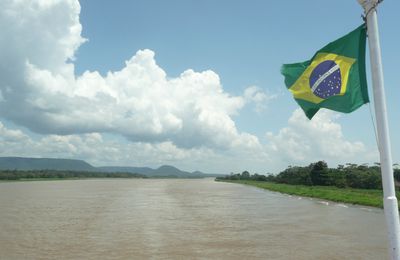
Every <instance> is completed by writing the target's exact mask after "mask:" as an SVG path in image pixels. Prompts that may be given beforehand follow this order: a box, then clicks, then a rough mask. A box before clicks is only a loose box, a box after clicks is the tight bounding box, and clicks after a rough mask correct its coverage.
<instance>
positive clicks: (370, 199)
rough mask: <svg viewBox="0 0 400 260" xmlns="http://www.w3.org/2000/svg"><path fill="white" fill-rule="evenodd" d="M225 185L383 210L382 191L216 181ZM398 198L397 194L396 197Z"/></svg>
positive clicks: (246, 181) (243, 181) (249, 181)
mask: <svg viewBox="0 0 400 260" xmlns="http://www.w3.org/2000/svg"><path fill="white" fill-rule="evenodd" d="M217 181H221V182H227V183H236V184H244V185H250V186H254V187H257V188H261V189H266V190H270V191H274V192H280V193H283V194H289V195H296V196H301V197H309V198H318V199H323V200H328V201H333V202H340V203H348V204H353V205H361V206H370V207H376V208H383V195H382V190H367V189H353V188H337V187H332V186H303V185H289V184H281V183H273V182H265V181H252V180H217ZM397 197H399V194H398V195H397Z"/></svg>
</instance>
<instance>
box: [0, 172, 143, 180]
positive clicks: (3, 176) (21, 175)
mask: <svg viewBox="0 0 400 260" xmlns="http://www.w3.org/2000/svg"><path fill="white" fill-rule="evenodd" d="M35 178H43V179H71V178H147V177H146V176H145V175H142V174H137V173H129V172H113V173H110V172H94V171H93V172H92V171H57V170H32V171H20V170H1V171H0V180H20V179H35Z"/></svg>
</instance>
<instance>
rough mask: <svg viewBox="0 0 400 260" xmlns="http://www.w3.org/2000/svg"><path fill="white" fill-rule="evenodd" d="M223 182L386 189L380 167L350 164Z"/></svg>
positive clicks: (320, 163) (234, 176) (399, 175)
mask: <svg viewBox="0 0 400 260" xmlns="http://www.w3.org/2000/svg"><path fill="white" fill-rule="evenodd" d="M393 174H394V178H395V180H396V182H400V169H399V168H398V167H397V168H395V169H394V173H393ZM217 179H220V180H258V181H269V182H276V183H285V184H292V185H307V186H336V187H338V188H346V187H349V188H359V189H382V178H381V173H380V165H373V166H368V165H367V164H362V165H357V164H352V163H348V164H346V165H339V166H338V167H337V168H329V167H328V165H327V163H326V162H324V161H318V162H315V163H311V164H310V165H308V166H303V167H300V166H294V167H292V166H289V167H288V168H286V169H285V170H283V171H282V172H280V173H279V174H277V175H272V174H268V175H260V174H253V175H250V174H249V173H248V172H247V171H246V172H243V173H242V174H240V173H237V174H233V173H232V174H231V175H229V176H225V177H219V178H217Z"/></svg>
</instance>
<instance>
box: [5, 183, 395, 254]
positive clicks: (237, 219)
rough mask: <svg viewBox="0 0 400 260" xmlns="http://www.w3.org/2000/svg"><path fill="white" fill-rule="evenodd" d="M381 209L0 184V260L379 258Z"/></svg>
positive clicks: (247, 195) (227, 191) (177, 186)
mask: <svg viewBox="0 0 400 260" xmlns="http://www.w3.org/2000/svg"><path fill="white" fill-rule="evenodd" d="M386 242H387V240H386V229H385V223H384V215H383V211H382V210H380V209H372V208H365V207H356V206H349V205H343V204H336V203H331V202H329V203H326V202H321V201H319V200H315V199H314V200H311V199H305V198H299V197H295V196H294V197H291V196H288V195H283V194H280V193H274V192H269V191H265V190H261V189H257V188H254V187H250V186H243V185H238V184H229V183H220V182H214V181H213V180H212V179H201V180H175V179H150V180H141V179H111V180H103V179H96V180H71V181H69V180H65V181H35V182H13V183H0V259H307V260H308V259H386V258H387V257H388V256H387V250H386Z"/></svg>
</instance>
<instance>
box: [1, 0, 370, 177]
mask: <svg viewBox="0 0 400 260" xmlns="http://www.w3.org/2000/svg"><path fill="white" fill-rule="evenodd" d="M79 14H80V5H79V2H78V1H76V0H62V1H61V0H59V1H58V0H54V1H50V0H36V1H23V0H18V1H12V0H4V1H1V2H0V26H1V28H2V37H1V38H0V49H1V50H2V51H1V52H0V118H3V119H6V120H8V121H11V122H13V123H14V124H15V125H18V126H23V127H26V128H27V129H29V130H24V131H22V130H19V129H10V128H8V127H7V126H5V125H4V124H2V123H1V122H0V148H1V150H2V151H3V152H1V153H0V155H19V156H51V157H68V158H70V157H72V158H83V159H87V160H89V161H91V162H95V163H97V164H107V163H113V162H114V164H120V165H122V164H128V165H129V164H132V162H133V164H134V165H145V164H151V163H153V164H154V163H158V162H159V163H160V164H161V163H166V162H171V163H175V164H178V165H183V166H186V167H187V168H194V167H204V166H205V165H209V164H211V166H210V168H213V169H216V170H217V169H226V165H227V164H229V165H230V166H231V167H232V168H234V169H244V168H249V165H251V167H254V168H258V169H262V168H268V167H267V166H266V164H268V163H274V164H275V167H284V166H283V165H284V164H286V165H287V163H288V162H289V164H290V162H292V161H297V162H304V161H308V160H310V158H313V159H314V158H318V159H320V158H325V157H326V158H333V159H340V158H342V157H341V156H342V155H343V154H348V155H350V156H355V155H360V154H363V153H365V152H366V148H365V147H364V145H363V144H362V143H359V142H350V141H346V140H345V139H344V137H343V133H342V130H341V128H340V125H339V124H337V123H335V122H334V120H335V116H334V114H331V113H326V114H322V113H321V112H320V114H321V116H320V117H317V118H316V119H315V120H313V121H312V122H311V123H310V122H308V121H306V120H305V117H304V116H303V115H302V113H301V111H299V110H296V111H295V112H294V113H293V115H292V117H291V118H290V119H289V122H288V127H286V128H283V129H281V130H280V131H279V132H278V133H277V134H273V133H268V134H267V138H266V142H265V143H262V142H261V141H260V139H259V138H258V137H257V136H255V135H253V134H250V133H246V132H241V131H239V130H238V128H237V127H236V125H235V122H234V120H233V116H235V115H239V113H240V110H241V109H242V108H243V107H244V106H245V105H246V104H253V105H254V107H255V111H256V112H260V111H262V110H264V109H265V108H266V102H268V101H269V100H271V99H274V98H276V96H274V95H268V94H266V93H265V92H264V91H263V90H262V89H261V88H260V87H257V86H251V87H248V88H247V89H246V90H245V91H244V93H243V95H242V96H232V95H230V94H229V93H227V92H226V91H224V89H223V87H222V85H221V82H220V79H219V76H218V75H217V74H216V73H215V72H213V71H211V70H208V71H203V72H196V71H193V70H191V69H188V70H186V71H184V72H182V73H181V74H180V75H179V76H178V77H175V78H171V77H168V75H167V73H166V72H165V71H164V70H163V69H162V68H161V67H160V66H158V65H157V63H156V60H155V53H154V52H153V51H151V50H148V49H144V50H139V51H137V52H136V54H134V55H133V56H132V57H131V58H130V59H128V60H127V61H126V62H125V66H124V67H123V68H122V69H121V70H119V71H109V72H108V73H107V74H106V75H101V74H100V73H99V72H97V71H86V72H84V73H83V74H82V75H76V74H75V69H74V60H75V57H74V55H75V53H76V51H77V50H78V48H79V46H81V45H82V44H83V43H84V42H85V41H86V39H84V38H83V37H82V36H81V32H82V25H81V24H80V21H79ZM30 131H32V132H35V133H38V134H40V137H39V138H33V137H31V133H29V132H30ZM105 134H106V135H108V134H111V135H116V136H122V137H124V138H126V139H127V140H129V142H124V141H121V140H119V141H116V140H117V139H113V138H111V139H108V138H106V139H104V136H103V135H105ZM324 156H325V157H324ZM185 160H186V161H187V164H185V163H186V162H183V161H185ZM281 165H282V166H281Z"/></svg>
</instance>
